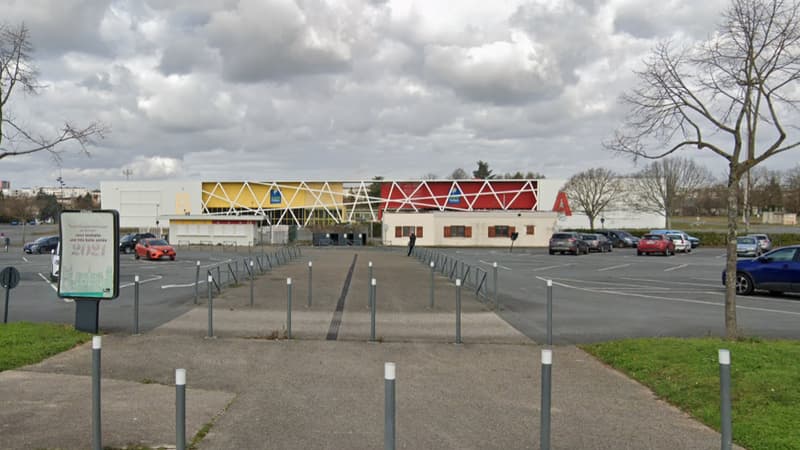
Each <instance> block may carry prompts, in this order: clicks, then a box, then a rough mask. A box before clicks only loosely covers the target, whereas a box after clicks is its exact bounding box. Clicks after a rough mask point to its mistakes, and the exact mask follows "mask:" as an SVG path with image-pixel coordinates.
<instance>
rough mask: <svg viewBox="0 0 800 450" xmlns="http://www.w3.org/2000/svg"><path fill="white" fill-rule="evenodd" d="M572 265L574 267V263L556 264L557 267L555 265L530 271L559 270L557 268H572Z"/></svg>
mask: <svg viewBox="0 0 800 450" xmlns="http://www.w3.org/2000/svg"><path fill="white" fill-rule="evenodd" d="M574 265H575V264H574V263H569V264H558V265H555V266H544V267H538V268H536V269H532V270H533V271H534V272H539V271H540V270H550V269H557V268H559V267H569V266H574Z"/></svg>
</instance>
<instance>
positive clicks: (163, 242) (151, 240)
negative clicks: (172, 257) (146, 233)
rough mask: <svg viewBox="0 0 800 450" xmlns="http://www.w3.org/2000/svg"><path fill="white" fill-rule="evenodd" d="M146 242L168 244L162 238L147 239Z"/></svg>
mask: <svg viewBox="0 0 800 450" xmlns="http://www.w3.org/2000/svg"><path fill="white" fill-rule="evenodd" d="M147 243H148V244H150V245H169V244H168V243H167V241H165V240H163V239H150V240H149V241H147Z"/></svg>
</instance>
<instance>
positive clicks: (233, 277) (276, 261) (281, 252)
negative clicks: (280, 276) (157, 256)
mask: <svg viewBox="0 0 800 450" xmlns="http://www.w3.org/2000/svg"><path fill="white" fill-rule="evenodd" d="M301 255H302V251H301V250H300V248H299V247H297V246H292V247H280V248H278V249H276V250H275V251H272V252H269V253H262V254H261V255H252V254H251V255H249V256H244V257H239V256H236V257H233V258H229V259H226V260H225V261H221V262H218V263H215V264H209V265H206V266H202V268H203V269H205V270H206V274H207V275H208V279H209V280H211V282H212V283H213V288H214V289H216V291H217V295H219V294H221V293H222V289H224V288H225V287H227V286H236V285H238V284H239V281H240V280H241V279H243V277H244V278H249V277H252V276H255V275H263V274H265V273H267V271H270V270H272V269H273V268H275V267H277V266H280V265H283V264H288V263H290V262H292V261H293V260H295V259H297V258H299V257H300V256H301ZM240 261H241V264H240ZM250 262H253V265H252V269H251V265H250ZM198 267H200V266H198ZM256 269H258V273H257V274H256V273H253V272H256ZM251 270H252V272H251ZM199 274H200V270H199V269H198V270H197V276H196V278H197V280H195V281H196V283H198V284H199V282H200V280H199V277H200V275H199Z"/></svg>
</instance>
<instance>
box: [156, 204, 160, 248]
mask: <svg viewBox="0 0 800 450" xmlns="http://www.w3.org/2000/svg"><path fill="white" fill-rule="evenodd" d="M158 206H159V205H158V202H156V228H157V229H158V238H159V239H161V225H159V224H158Z"/></svg>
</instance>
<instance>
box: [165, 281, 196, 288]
mask: <svg viewBox="0 0 800 450" xmlns="http://www.w3.org/2000/svg"><path fill="white" fill-rule="evenodd" d="M205 282H206V280H200V282H199V283H198V286H199V285H201V284H203V283H205ZM192 286H194V283H187V284H165V285H162V286H161V289H172V288H184V287H192Z"/></svg>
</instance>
